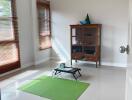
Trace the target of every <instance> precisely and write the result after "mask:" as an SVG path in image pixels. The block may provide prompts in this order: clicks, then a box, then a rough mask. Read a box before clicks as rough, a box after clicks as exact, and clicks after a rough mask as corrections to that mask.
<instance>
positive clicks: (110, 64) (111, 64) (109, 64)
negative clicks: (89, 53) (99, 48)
mask: <svg viewBox="0 0 132 100" xmlns="http://www.w3.org/2000/svg"><path fill="white" fill-rule="evenodd" d="M101 65H103V66H113V67H122V68H126V67H127V65H126V64H121V63H109V62H102V63H101Z"/></svg>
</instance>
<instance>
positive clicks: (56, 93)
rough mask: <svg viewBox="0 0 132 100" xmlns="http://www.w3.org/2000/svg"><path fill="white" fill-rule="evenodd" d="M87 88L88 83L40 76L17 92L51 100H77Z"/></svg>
mask: <svg viewBox="0 0 132 100" xmlns="http://www.w3.org/2000/svg"><path fill="white" fill-rule="evenodd" d="M88 86H89V84H88V83H83V82H79V81H73V80H66V79H60V78H54V77H50V76H41V77H39V78H38V79H36V80H33V81H31V82H29V83H27V84H25V85H23V86H21V87H20V88H19V90H22V91H25V92H28V93H31V94H34V95H38V96H40V97H45V98H48V99H51V100H77V99H78V98H79V97H80V96H81V94H82V93H83V92H84V91H85V90H86V89H87V87H88Z"/></svg>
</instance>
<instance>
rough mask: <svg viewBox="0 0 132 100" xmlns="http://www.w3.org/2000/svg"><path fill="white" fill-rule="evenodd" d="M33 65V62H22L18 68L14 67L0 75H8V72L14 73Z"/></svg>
mask: <svg viewBox="0 0 132 100" xmlns="http://www.w3.org/2000/svg"><path fill="white" fill-rule="evenodd" d="M33 65H34V63H33V62H31V63H28V64H23V65H21V67H20V68H17V69H15V70H12V71H9V72H6V73H4V74H1V75H0V77H2V76H5V75H8V74H12V73H14V72H17V71H20V70H23V69H26V68H28V67H31V66H33Z"/></svg>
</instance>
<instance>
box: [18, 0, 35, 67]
mask: <svg viewBox="0 0 132 100" xmlns="http://www.w3.org/2000/svg"><path fill="white" fill-rule="evenodd" d="M29 4H30V0H16V6H17V16H18V30H19V43H20V58H21V66H22V67H27V66H31V65H33V64H34V53H33V41H32V30H31V29H32V28H31V19H30V18H31V13H30V5H29Z"/></svg>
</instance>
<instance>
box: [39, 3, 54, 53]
mask: <svg viewBox="0 0 132 100" xmlns="http://www.w3.org/2000/svg"><path fill="white" fill-rule="evenodd" d="M44 6H45V7H44ZM40 8H47V9H48V10H49V12H48V13H49V21H48V23H49V33H50V34H49V35H45V36H41V30H40V23H39V13H38V12H39V9H40ZM37 16H38V32H39V50H40V51H41V50H46V49H50V48H52V43H51V45H50V46H49V47H45V48H42V47H41V38H42V37H49V38H50V42H51V37H52V34H51V10H50V1H47V0H37Z"/></svg>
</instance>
